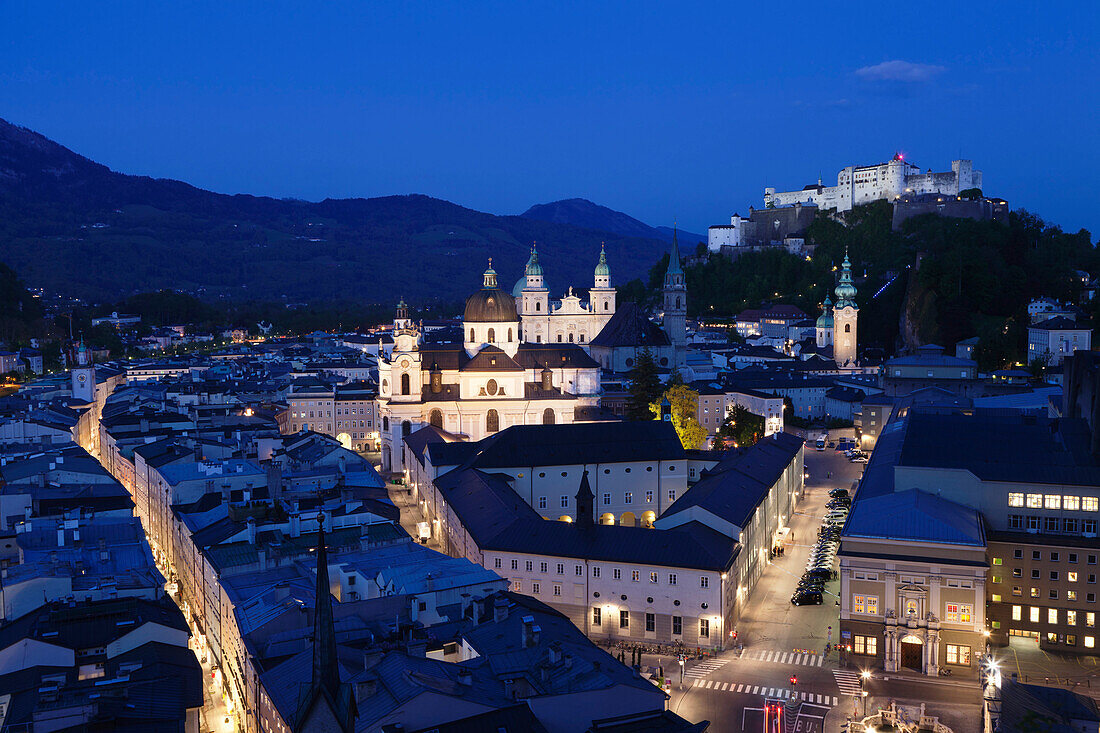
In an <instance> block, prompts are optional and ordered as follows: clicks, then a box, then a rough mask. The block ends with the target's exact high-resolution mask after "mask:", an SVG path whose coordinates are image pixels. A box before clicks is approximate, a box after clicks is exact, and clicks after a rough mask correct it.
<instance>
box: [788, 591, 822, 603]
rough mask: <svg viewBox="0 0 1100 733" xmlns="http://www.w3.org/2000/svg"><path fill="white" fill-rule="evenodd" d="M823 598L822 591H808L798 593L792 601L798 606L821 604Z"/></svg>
mask: <svg viewBox="0 0 1100 733" xmlns="http://www.w3.org/2000/svg"><path fill="white" fill-rule="evenodd" d="M823 600H824V599H823V598H822V596H821V593H820V592H818V591H806V592H804V593H796V594H795V595H794V596H793V597H792V598H791V603H793V604H794V605H796V606H820V605H821V604H822V602H823Z"/></svg>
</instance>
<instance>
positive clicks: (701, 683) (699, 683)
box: [693, 680, 703, 687]
mask: <svg viewBox="0 0 1100 733" xmlns="http://www.w3.org/2000/svg"><path fill="white" fill-rule="evenodd" d="M702 685H703V681H702V680H695V684H694V685H693V687H702Z"/></svg>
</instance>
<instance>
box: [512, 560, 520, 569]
mask: <svg viewBox="0 0 1100 733" xmlns="http://www.w3.org/2000/svg"><path fill="white" fill-rule="evenodd" d="M512 570H519V560H513V561H512Z"/></svg>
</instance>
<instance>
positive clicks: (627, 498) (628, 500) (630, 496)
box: [623, 491, 634, 504]
mask: <svg viewBox="0 0 1100 733" xmlns="http://www.w3.org/2000/svg"><path fill="white" fill-rule="evenodd" d="M633 501H634V494H633V493H631V492H629V491H628V492H626V495H625V498H624V499H623V503H624V504H630V503H632V502H633Z"/></svg>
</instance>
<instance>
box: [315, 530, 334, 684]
mask: <svg viewBox="0 0 1100 733" xmlns="http://www.w3.org/2000/svg"><path fill="white" fill-rule="evenodd" d="M318 687H322V688H324V689H325V690H326V691H327V692H328V693H329V695H331V696H332V699H333V700H336V699H337V697H338V696H339V693H340V668H339V666H337V661H336V629H335V627H334V625H333V620H332V593H331V591H330V590H329V587H328V552H327V550H326V549H325V514H324V512H319V513H318V514H317V599H316V610H315V611H314V614H313V688H314V689H316V688H318Z"/></svg>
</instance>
